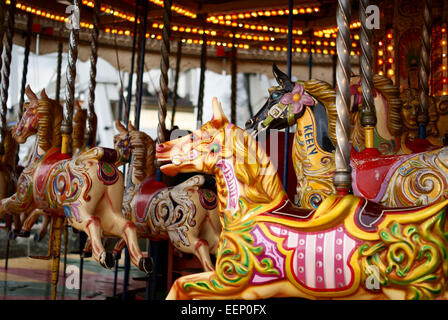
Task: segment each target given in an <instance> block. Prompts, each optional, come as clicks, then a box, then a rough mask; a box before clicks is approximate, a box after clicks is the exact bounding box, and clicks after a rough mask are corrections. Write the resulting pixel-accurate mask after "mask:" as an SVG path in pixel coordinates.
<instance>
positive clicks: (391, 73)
mask: <svg viewBox="0 0 448 320" xmlns="http://www.w3.org/2000/svg"><path fill="white" fill-rule="evenodd" d="M394 74H395V72H394V70H393V69H389V70H388V71H387V75H388V76H390V77H392V76H393V75H394Z"/></svg>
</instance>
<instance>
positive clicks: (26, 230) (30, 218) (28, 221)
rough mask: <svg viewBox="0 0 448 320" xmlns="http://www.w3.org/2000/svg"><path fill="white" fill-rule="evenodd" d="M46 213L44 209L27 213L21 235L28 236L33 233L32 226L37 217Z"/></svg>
mask: <svg viewBox="0 0 448 320" xmlns="http://www.w3.org/2000/svg"><path fill="white" fill-rule="evenodd" d="M42 214H44V212H43V210H40V209H35V210H33V211H32V212H31V214H25V216H27V217H26V218H25V221H23V226H22V229H21V230H20V233H19V236H20V237H24V238H28V237H29V236H30V234H31V228H32V227H33V225H34V224H35V223H36V221H37V219H39V217H40V216H41V215H42Z"/></svg>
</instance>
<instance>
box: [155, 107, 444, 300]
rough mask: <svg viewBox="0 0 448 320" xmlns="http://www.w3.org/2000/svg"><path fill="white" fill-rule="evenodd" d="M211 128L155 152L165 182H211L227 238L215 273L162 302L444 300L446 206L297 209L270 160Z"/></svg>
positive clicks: (181, 283) (232, 130)
mask: <svg viewBox="0 0 448 320" xmlns="http://www.w3.org/2000/svg"><path fill="white" fill-rule="evenodd" d="M212 108H213V118H212V120H211V121H209V122H207V123H206V124H204V125H203V126H202V127H201V128H200V129H199V130H196V131H194V132H193V133H192V134H191V135H188V136H186V137H182V138H179V139H176V140H172V141H168V142H164V143H162V144H159V145H158V146H157V153H156V157H157V159H158V160H159V161H161V162H166V163H167V164H165V165H163V166H162V167H161V170H162V172H164V173H165V174H167V175H175V174H177V173H180V172H203V173H205V174H214V175H215V177H216V183H217V189H218V191H217V193H218V207H219V211H220V220H221V224H222V228H223V231H222V233H221V236H220V242H219V248H218V252H217V258H216V266H215V271H213V272H203V273H197V274H193V275H188V276H184V277H181V278H179V279H177V280H176V281H175V283H174V284H173V286H172V287H171V290H170V291H169V294H168V296H167V299H265V298H271V297H302V298H309V299H317V298H326V299H447V298H448V294H447V292H446V287H447V280H448V271H447V265H448V255H447V254H446V252H447V250H448V240H447V239H448V238H447V235H448V225H447V219H446V209H447V206H448V200H445V201H442V202H439V203H437V204H432V205H429V206H425V207H414V208H406V209H397V208H395V209H393V208H387V207H383V206H381V205H378V204H376V203H372V202H370V201H368V200H366V199H364V198H359V197H356V196H353V195H346V196H342V195H332V196H330V197H328V198H326V199H325V200H323V201H322V203H321V204H320V205H319V207H318V208H317V209H305V208H297V207H293V205H292V204H291V202H290V201H289V200H288V197H287V195H286V193H285V191H284V190H283V188H282V184H281V181H280V178H279V176H278V174H277V171H276V169H275V167H274V166H273V164H272V163H271V161H270V159H269V157H268V156H267V155H266V153H265V151H264V150H263V148H262V147H261V146H260V145H258V143H257V142H256V141H255V139H254V138H253V137H252V136H251V135H250V134H248V133H247V132H246V131H245V130H242V129H240V128H238V127H237V126H235V125H234V124H231V123H229V121H228V120H227V118H226V117H225V115H224V113H223V111H222V108H221V106H220V104H219V103H218V102H217V100H216V99H214V100H213V103H212Z"/></svg>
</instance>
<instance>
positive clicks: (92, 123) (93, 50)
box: [87, 0, 101, 147]
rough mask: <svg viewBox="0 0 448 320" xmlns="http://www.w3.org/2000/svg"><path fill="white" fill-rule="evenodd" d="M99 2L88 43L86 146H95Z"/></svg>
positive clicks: (98, 2) (99, 2)
mask: <svg viewBox="0 0 448 320" xmlns="http://www.w3.org/2000/svg"><path fill="white" fill-rule="evenodd" d="M100 8H101V1H100V0H96V1H95V7H94V13H93V29H92V41H90V83H89V105H88V108H87V112H88V116H87V135H88V140H87V145H88V146H90V147H93V146H95V144H96V141H95V140H96V115H95V88H96V64H97V60H98V34H99V31H98V29H99V12H100Z"/></svg>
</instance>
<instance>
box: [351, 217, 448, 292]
mask: <svg viewBox="0 0 448 320" xmlns="http://www.w3.org/2000/svg"><path fill="white" fill-rule="evenodd" d="M446 227H447V226H446V217H445V212H441V213H439V214H438V215H436V216H434V217H431V218H430V219H427V220H426V221H424V222H423V223H421V224H420V225H416V224H409V225H400V224H399V223H396V222H395V223H393V224H392V225H391V226H390V227H388V228H386V229H383V230H381V231H380V237H381V240H380V241H379V242H377V243H374V244H372V245H369V244H364V245H363V246H361V247H360V248H359V253H360V256H361V264H362V268H363V269H364V270H372V268H371V266H374V267H376V268H377V270H378V271H379V275H378V276H379V279H378V280H379V282H380V284H381V285H383V286H390V287H395V288H397V289H405V290H406V299H418V300H420V299H434V298H437V297H438V296H440V295H442V294H443V293H444V288H445V287H446V281H445V275H446V274H447V272H448V256H447V254H446V247H447V245H448V241H447V236H448V232H447V231H446ZM370 273H371V272H370ZM366 274H369V272H368V273H366Z"/></svg>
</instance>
